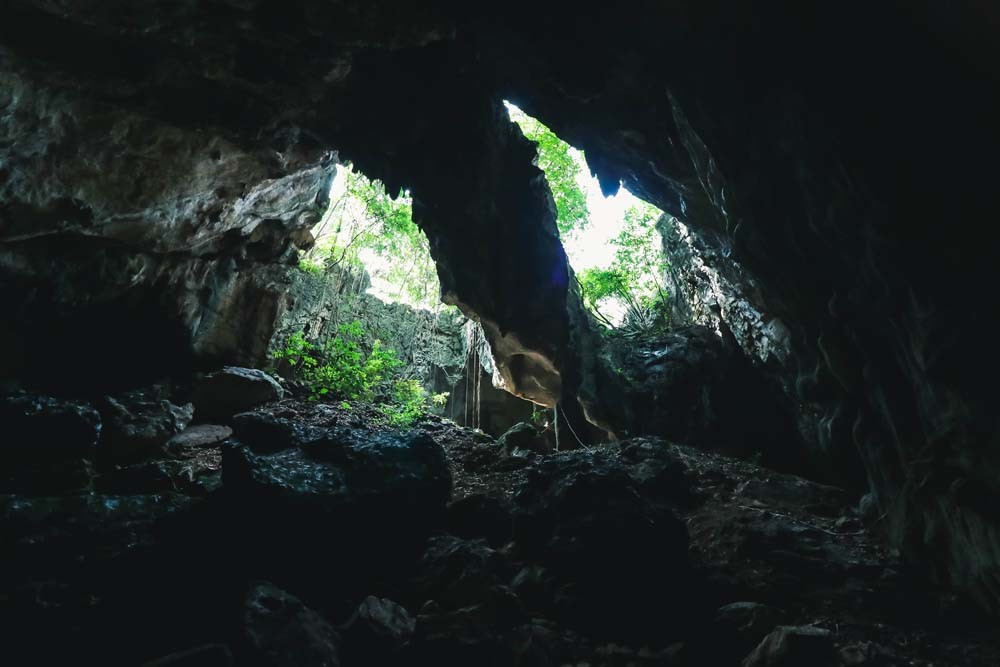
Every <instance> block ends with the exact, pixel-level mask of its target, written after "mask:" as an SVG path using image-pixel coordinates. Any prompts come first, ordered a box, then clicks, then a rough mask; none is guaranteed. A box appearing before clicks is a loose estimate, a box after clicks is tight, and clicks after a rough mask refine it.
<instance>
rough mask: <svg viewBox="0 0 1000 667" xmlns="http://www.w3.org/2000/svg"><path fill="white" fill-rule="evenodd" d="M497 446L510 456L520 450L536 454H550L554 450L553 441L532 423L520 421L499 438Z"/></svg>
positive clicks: (522, 452)
mask: <svg viewBox="0 0 1000 667" xmlns="http://www.w3.org/2000/svg"><path fill="white" fill-rule="evenodd" d="M497 446H498V447H499V448H500V449H502V450H503V452H504V453H505V454H507V455H508V456H512V455H515V453H517V452H518V451H520V453H521V454H522V455H523V454H524V453H526V452H531V453H534V454H548V453H550V452H551V451H552V443H551V442H549V440H548V439H546V438H545V436H544V435H542V434H541V433H540V432H539V431H538V429H537V428H535V427H534V426H533V425H531V424H527V423H525V422H520V423H519V424H515V425H514V426H511V427H510V429H508V430H507V431H506V432H505V433H504V434H503V435H501V436H500V437H499V438H497Z"/></svg>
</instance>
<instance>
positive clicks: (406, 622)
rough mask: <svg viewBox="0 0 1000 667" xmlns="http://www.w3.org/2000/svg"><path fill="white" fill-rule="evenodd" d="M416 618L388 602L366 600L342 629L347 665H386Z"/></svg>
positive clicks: (407, 638) (408, 635)
mask: <svg viewBox="0 0 1000 667" xmlns="http://www.w3.org/2000/svg"><path fill="white" fill-rule="evenodd" d="M416 624H417V622H416V619H414V618H413V616H411V615H410V613H409V612H408V611H406V609H404V608H403V607H401V606H400V605H398V604H396V603H395V602H393V601H392V600H389V599H385V598H378V597H375V596H374V595H369V596H368V597H366V598H365V599H364V600H363V601H362V602H361V604H360V605H358V608H357V609H356V610H355V612H354V614H353V615H352V616H351V618H350V619H348V621H347V623H345V624H344V627H343V635H344V650H343V653H344V656H345V659H346V660H347V661H348V662H350V663H351V664H358V665H360V664H378V665H386V664H390V663H391V662H392V661H393V659H394V658H398V655H399V653H400V651H401V650H402V649H403V647H404V646H406V644H407V643H408V642H409V641H410V638H411V637H413V631H414V629H415V628H416Z"/></svg>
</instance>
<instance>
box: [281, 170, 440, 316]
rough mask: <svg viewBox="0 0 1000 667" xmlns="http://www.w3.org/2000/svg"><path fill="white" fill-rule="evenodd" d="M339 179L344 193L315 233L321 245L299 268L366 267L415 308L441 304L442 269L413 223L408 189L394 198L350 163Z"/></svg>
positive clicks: (375, 279) (391, 295)
mask: <svg viewBox="0 0 1000 667" xmlns="http://www.w3.org/2000/svg"><path fill="white" fill-rule="evenodd" d="M338 183H340V184H341V189H340V190H339V193H337V194H334V196H333V199H332V202H331V205H330V208H329V210H328V211H327V214H326V215H325V216H324V218H323V220H322V221H321V222H320V224H319V225H317V227H316V229H315V230H314V232H313V233H314V234H315V235H316V237H317V242H316V245H315V246H314V247H313V248H312V249H311V250H310V251H309V252H307V253H306V254H305V255H304V256H303V258H302V261H301V262H300V263H299V268H301V269H303V270H305V271H310V272H313V273H315V272H317V271H318V272H320V273H323V272H325V271H329V270H331V269H333V268H334V267H337V266H349V267H354V268H358V269H360V268H364V269H366V270H367V271H368V273H369V275H370V276H371V278H372V283H373V285H375V286H376V287H380V288H381V291H382V292H384V293H385V294H384V296H385V297H387V298H390V299H391V300H394V301H402V302H404V303H407V304H409V305H411V306H414V307H422V308H428V309H434V308H437V307H440V285H439V283H438V278H437V268H436V267H435V265H434V260H433V259H432V258H431V255H430V249H429V244H428V241H427V236H426V235H425V234H424V232H423V231H422V230H421V229H420V227H418V226H417V224H416V223H415V222H413V201H412V199H411V198H410V197H409V196H408V194H407V193H405V192H404V193H399V195H398V196H397V197H396V198H393V197H391V196H390V195H389V193H388V192H386V190H385V187H384V186H383V185H382V183H381V182H379V181H372V180H369V179H368V178H366V177H365V176H363V175H362V174H360V173H357V172H355V171H353V170H352V169H351V168H349V167H342V168H341V173H340V174H339V175H338Z"/></svg>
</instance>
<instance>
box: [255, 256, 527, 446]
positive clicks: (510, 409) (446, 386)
mask: <svg viewBox="0 0 1000 667" xmlns="http://www.w3.org/2000/svg"><path fill="white" fill-rule="evenodd" d="M290 281H291V284H290V286H289V288H288V290H287V292H286V295H285V300H286V304H287V306H286V307H285V309H284V314H283V315H282V316H281V318H280V321H279V323H278V326H277V327H276V329H275V332H274V336H273V337H272V339H271V346H270V347H271V349H272V350H274V349H275V348H279V347H280V346H281V345H283V344H284V342H285V341H286V340H287V339H288V338H289V336H291V335H292V334H294V333H296V332H302V333H303V334H304V335H305V336H306V337H307V338H308V339H318V340H326V339H329V338H331V337H333V336H334V335H336V332H337V328H338V327H339V326H340V325H341V324H345V323H348V322H352V321H354V320H358V321H360V322H361V323H362V325H364V328H365V333H366V341H365V342H366V345H369V346H370V345H371V343H372V342H373V341H374V339H375V338H378V339H379V340H381V341H382V342H383V343H384V344H385V345H386V346H387V347H390V348H392V349H393V350H395V351H396V354H397V355H398V357H399V358H400V360H401V361H402V362H403V364H404V365H403V366H402V367H401V368H400V372H401V374H402V375H403V376H404V377H412V378H417V379H419V380H420V382H421V384H422V385H423V386H424V388H425V389H426V390H427V391H428V392H430V393H439V392H448V395H449V396H448V402H447V403H446V404H445V406H444V407H443V409H442V412H443V415H444V416H445V417H448V418H449V419H452V420H454V421H455V422H456V423H458V424H460V425H466V426H471V427H475V428H481V429H482V430H483V431H485V432H487V433H490V434H492V435H500V434H501V433H503V432H504V431H506V430H507V429H508V428H510V427H511V426H513V425H514V424H516V423H518V422H520V421H527V420H529V419H530V418H531V414H532V410H533V409H534V404H532V403H531V402H529V401H525V400H523V399H520V398H517V397H516V396H514V395H513V394H511V393H510V392H508V391H506V390H504V389H501V388H498V387H495V386H494V381H498V380H499V378H495V377H494V375H495V374H494V365H493V357H492V353H491V351H490V347H489V344H488V343H487V341H486V338H485V336H484V334H483V332H482V329H481V328H480V327H479V325H478V324H476V323H475V322H473V321H471V320H469V319H467V318H466V317H465V316H463V315H462V314H461V313H459V312H456V311H455V310H454V309H446V310H443V311H440V312H438V313H432V312H431V311H428V310H423V309H414V308H411V307H409V306H407V305H405V304H401V303H386V302H384V301H382V300H381V299H379V298H378V297H376V296H374V295H372V294H369V293H368V292H367V291H366V290H367V288H368V286H369V285H370V281H369V278H368V276H367V274H366V273H365V272H363V271H356V270H349V269H348V270H333V271H330V272H328V273H325V274H317V273H312V272H306V271H293V272H292V273H291V278H290Z"/></svg>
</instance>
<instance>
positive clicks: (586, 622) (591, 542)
mask: <svg viewBox="0 0 1000 667" xmlns="http://www.w3.org/2000/svg"><path fill="white" fill-rule="evenodd" d="M525 473H526V474H525V480H524V482H523V483H522V485H521V487H520V488H519V489H518V491H517V493H516V495H515V498H514V504H515V513H514V540H515V543H516V544H517V545H518V546H519V547H520V548H521V549H523V551H524V553H525V554H526V555H529V556H531V557H534V558H537V559H539V560H540V561H541V562H542V563H543V564H545V565H546V566H548V567H549V568H551V570H552V571H553V572H554V573H555V575H556V577H557V581H563V582H564V583H570V582H571V585H570V586H568V587H566V588H565V589H564V590H565V593H564V595H563V598H562V601H561V602H560V603H559V604H560V605H561V607H560V609H561V613H564V614H566V615H567V618H571V619H573V621H574V622H575V623H578V624H580V626H582V627H586V628H588V629H589V630H591V631H596V632H599V633H608V634H611V635H615V634H616V633H621V634H622V635H623V636H632V637H649V636H651V634H655V633H656V632H662V624H665V623H669V622H670V620H669V619H675V620H676V619H677V616H678V614H679V613H680V608H679V607H674V606H672V605H671V603H669V602H667V604H664V602H665V601H668V600H671V599H677V598H676V597H675V596H678V595H680V594H679V593H678V591H679V590H682V589H683V588H684V586H685V585H687V583H688V574H687V573H688V567H689V566H688V555H687V549H688V535H687V530H686V528H685V527H684V524H683V523H682V522H681V521H680V520H679V519H677V518H676V516H675V515H674V513H673V511H672V509H671V507H670V505H669V504H667V503H664V502H663V496H659V497H650V496H647V495H646V494H644V493H642V491H641V487H640V486H639V483H638V482H637V481H636V480H635V479H633V478H632V476H631V474H630V473H631V466H630V465H629V464H628V462H627V461H623V460H621V459H620V458H618V457H616V456H613V455H611V454H609V453H608V452H588V451H575V452H567V453H563V454H555V455H552V456H549V457H548V458H545V459H542V460H540V461H539V462H538V463H537V464H535V465H534V466H532V467H531V468H529V469H527V470H526V471H525ZM667 493H668V494H669V490H668V491H667ZM598 563H599V564H600V566H599V567H597V564H598ZM668 591H672V592H668ZM649 608H657V610H658V611H657V614H656V619H655V620H654V619H653V618H651V617H650V615H649V614H648V613H647V611H646V610H647V609H649ZM657 627H658V628H659V629H654V628H657Z"/></svg>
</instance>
